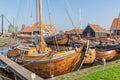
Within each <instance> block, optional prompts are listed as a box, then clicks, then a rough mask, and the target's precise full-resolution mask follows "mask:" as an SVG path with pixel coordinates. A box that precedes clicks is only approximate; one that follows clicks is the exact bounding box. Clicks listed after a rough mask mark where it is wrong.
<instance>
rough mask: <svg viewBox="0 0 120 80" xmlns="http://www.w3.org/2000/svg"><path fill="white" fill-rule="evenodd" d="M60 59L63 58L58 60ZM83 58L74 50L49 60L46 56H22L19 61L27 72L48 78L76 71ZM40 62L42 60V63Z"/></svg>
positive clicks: (56, 54) (80, 53)
mask: <svg viewBox="0 0 120 80" xmlns="http://www.w3.org/2000/svg"><path fill="white" fill-rule="evenodd" d="M68 55H69V56H68ZM60 57H63V58H61V59H60ZM83 58H84V56H83V57H82V52H78V53H76V51H75V50H72V51H67V52H61V53H55V54H54V55H53V57H52V58H51V59H50V57H48V56H45V57H41V56H24V58H23V59H21V61H22V65H23V66H24V67H25V68H27V69H28V70H30V71H32V72H34V73H36V74H37V75H39V76H41V77H43V78H49V77H51V75H54V76H57V75H62V74H65V73H69V72H72V71H75V70H77V69H78V68H79V66H80V64H81V63H82V62H81V61H82V60H83ZM54 59H55V60H54ZM19 60H20V59H19ZM40 60H44V62H41V61H40Z"/></svg>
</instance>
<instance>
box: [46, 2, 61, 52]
mask: <svg viewBox="0 0 120 80" xmlns="http://www.w3.org/2000/svg"><path fill="white" fill-rule="evenodd" d="M47 8H48V14H49V21H50V24H51V25H52V15H51V11H50V2H49V0H47ZM54 39H55V42H54V44H56V46H55V49H57V50H60V48H59V46H58V42H57V37H56V35H55V36H54Z"/></svg>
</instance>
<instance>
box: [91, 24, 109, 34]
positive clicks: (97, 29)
mask: <svg viewBox="0 0 120 80" xmlns="http://www.w3.org/2000/svg"><path fill="white" fill-rule="evenodd" d="M89 26H90V27H91V28H92V29H93V30H94V31H95V32H105V33H107V32H108V31H107V30H105V29H103V28H102V27H101V26H99V25H97V24H89Z"/></svg>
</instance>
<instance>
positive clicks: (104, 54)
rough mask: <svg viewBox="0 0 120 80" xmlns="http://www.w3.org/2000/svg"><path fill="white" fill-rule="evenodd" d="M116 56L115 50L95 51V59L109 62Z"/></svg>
mask: <svg viewBox="0 0 120 80" xmlns="http://www.w3.org/2000/svg"><path fill="white" fill-rule="evenodd" d="M116 54H117V51H116V50H96V59H98V60H102V59H103V58H104V59H106V60H111V59H113V58H114V57H115V56H116Z"/></svg>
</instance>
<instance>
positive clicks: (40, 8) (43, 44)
mask: <svg viewBox="0 0 120 80" xmlns="http://www.w3.org/2000/svg"><path fill="white" fill-rule="evenodd" d="M39 21H40V24H39V25H40V39H39V40H40V43H39V45H40V49H41V51H42V52H45V42H44V39H43V27H42V0H39Z"/></svg>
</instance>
